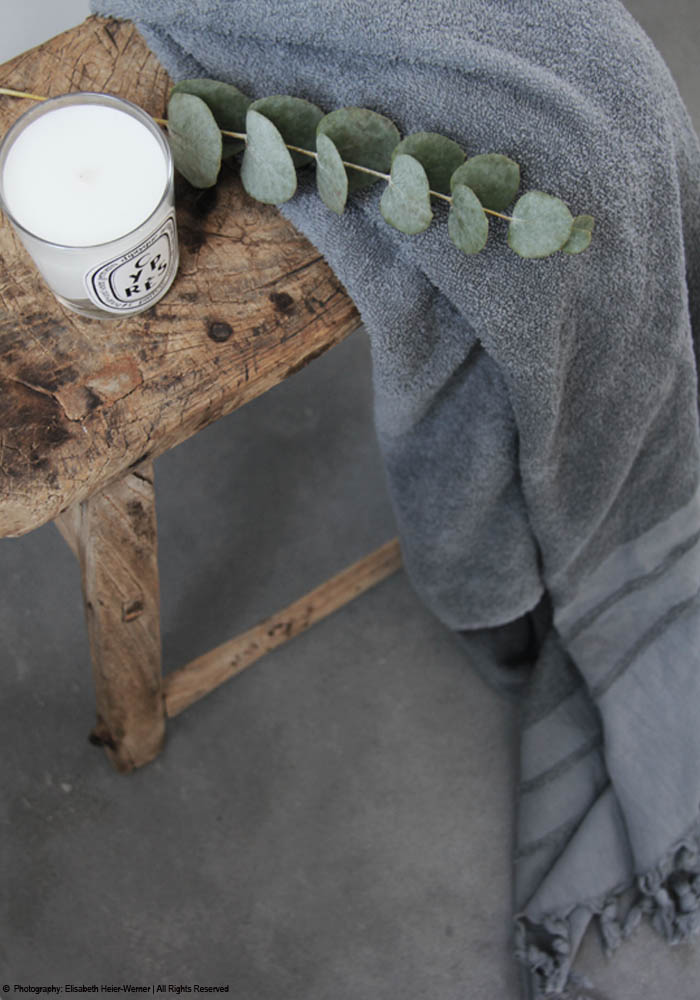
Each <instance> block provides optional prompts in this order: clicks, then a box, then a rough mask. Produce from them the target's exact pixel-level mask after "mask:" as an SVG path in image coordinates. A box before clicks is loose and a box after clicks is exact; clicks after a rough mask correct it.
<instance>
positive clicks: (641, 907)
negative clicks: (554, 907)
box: [515, 820, 700, 1000]
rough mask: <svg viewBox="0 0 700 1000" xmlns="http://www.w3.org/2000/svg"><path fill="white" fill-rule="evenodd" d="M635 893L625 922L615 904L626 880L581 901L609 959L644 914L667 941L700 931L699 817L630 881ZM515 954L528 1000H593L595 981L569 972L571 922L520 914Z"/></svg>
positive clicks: (679, 940) (680, 941) (684, 938)
mask: <svg viewBox="0 0 700 1000" xmlns="http://www.w3.org/2000/svg"><path fill="white" fill-rule="evenodd" d="M634 885H635V887H636V890H637V894H636V897H635V899H634V901H633V903H632V906H631V907H630V909H629V910H628V912H627V914H626V916H625V917H624V920H622V919H621V916H620V912H619V909H620V907H619V903H620V897H621V895H622V893H624V892H626V891H627V890H628V889H630V888H632V886H631V885H630V884H627V885H623V886H618V887H617V888H616V889H615V891H614V892H613V893H612V894H611V895H610V896H608V897H606V898H604V899H596V900H586V901H585V903H583V904H582V905H584V906H586V907H587V908H589V909H590V910H591V912H592V913H593V914H594V916H596V917H597V919H598V926H599V929H600V934H601V938H602V942H603V951H604V953H605V955H606V956H607V957H610V956H611V955H612V954H613V952H615V951H616V949H617V948H618V947H619V946H620V944H621V943H622V942H623V941H625V940H627V939H628V938H629V937H630V936H631V935H632V934H633V933H634V931H635V930H636V929H637V927H638V926H639V924H640V923H641V921H642V918H643V917H646V918H647V919H648V920H649V922H650V923H651V926H652V927H653V928H654V930H656V931H657V932H658V933H659V934H661V935H662V936H663V937H664V938H665V939H666V941H667V942H668V943H669V944H670V945H678V944H683V943H685V942H687V941H688V940H689V939H690V938H691V937H692V936H693V935H694V934H696V933H698V931H700V820H698V821H696V823H695V824H694V826H693V829H692V831H691V832H690V833H689V834H687V835H686V836H685V837H684V838H683V839H682V840H681V841H680V842H679V843H678V844H676V846H675V847H673V848H672V849H671V850H670V851H669V852H668V854H667V855H666V856H665V857H664V859H663V860H662V861H661V862H660V863H659V864H658V865H657V866H656V867H655V868H653V869H652V870H651V871H649V872H646V873H645V874H644V875H639V876H638V877H637V879H636V882H635V883H634ZM515 957H516V959H517V960H518V961H519V962H521V963H522V964H524V965H525V966H526V967H527V969H528V970H529V973H530V985H531V1000H551V998H557V1000H588V998H591V1000H595V997H596V996H599V994H597V993H596V991H595V988H594V986H593V984H592V983H591V982H590V980H588V979H587V978H586V977H582V976H580V975H579V974H578V973H576V972H574V971H572V969H571V963H572V956H571V944H570V940H569V923H568V920H567V919H566V917H562V916H559V915H554V914H552V915H549V916H547V917H546V918H545V919H544V920H542V921H541V923H539V924H534V923H532V922H531V921H530V920H529V919H528V918H527V917H526V916H525V915H524V914H519V915H518V916H517V917H516V919H515Z"/></svg>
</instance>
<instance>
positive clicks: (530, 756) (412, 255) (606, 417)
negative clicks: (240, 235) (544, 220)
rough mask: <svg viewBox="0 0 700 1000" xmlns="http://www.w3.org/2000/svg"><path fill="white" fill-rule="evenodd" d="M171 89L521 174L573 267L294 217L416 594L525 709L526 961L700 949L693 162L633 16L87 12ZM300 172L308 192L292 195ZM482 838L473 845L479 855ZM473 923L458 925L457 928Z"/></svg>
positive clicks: (160, 6)
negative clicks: (241, 96)
mask: <svg viewBox="0 0 700 1000" xmlns="http://www.w3.org/2000/svg"><path fill="white" fill-rule="evenodd" d="M93 9H95V10H97V11H99V12H102V13H110V14H113V15H116V16H118V17H125V18H130V19H132V20H135V21H136V22H137V25H138V27H139V29H140V30H141V32H142V33H143V35H144V36H145V38H146V40H147V41H148V43H149V44H150V45H151V47H152V48H153V49H154V50H155V52H156V53H157V55H158V56H159V57H160V58H161V60H162V61H163V63H164V64H165V66H166V67H167V68H168V69H169V71H170V72H171V73H172V75H173V76H174V77H175V78H177V79H180V78H184V77H194V76H209V77H214V78H216V79H221V80H228V81H230V82H232V83H235V84H236V85H237V86H238V87H239V88H240V89H241V90H243V91H244V92H246V93H247V94H249V95H250V96H251V97H254V98H257V97H262V96H265V95H268V94H274V93H283V94H290V95H296V96H299V97H305V98H307V99H309V100H311V101H314V102H315V103H317V104H318V105H320V107H321V108H323V109H324V110H326V111H331V110H334V109H335V108H339V107H342V106H349V105H357V106H364V107H369V108H373V109H374V110H376V111H379V112H381V113H383V114H385V115H387V116H388V117H390V118H391V119H392V120H393V121H394V122H395V123H396V124H397V126H398V127H399V130H400V131H401V133H402V134H403V135H405V134H408V133H410V132H415V131H423V130H424V131H435V132H440V133H442V134H444V135H446V136H449V137H450V138H452V139H454V140H456V141H457V142H458V143H459V144H460V145H461V146H462V148H463V149H464V150H465V151H466V152H467V154H468V155H474V154H477V153H483V152H499V153H504V154H506V155H508V156H510V157H512V158H513V159H515V160H516V161H517V162H518V163H519V164H520V165H521V168H522V180H523V184H522V190H532V189H538V190H542V191H547V192H549V193H550V194H554V195H557V196H559V197H560V198H562V199H563V200H564V201H565V202H566V203H567V204H568V205H569V207H570V208H571V210H572V212H573V213H574V215H576V214H578V213H589V214H591V215H593V216H594V217H595V220H596V229H595V233H594V238H593V243H592V245H591V247H590V249H589V250H587V251H586V252H585V253H584V254H582V255H580V256H576V257H571V256H569V255H566V254H557V255H556V256H554V257H551V258H548V259H546V260H523V259H521V258H520V257H518V256H517V255H516V254H515V253H513V252H512V251H511V250H510V249H509V248H508V247H507V245H506V233H505V225H506V224H505V223H503V222H500V221H499V220H495V221H493V222H492V223H491V236H490V239H489V243H488V245H487V249H486V250H485V251H484V252H482V253H481V254H479V255H477V256H466V255H464V254H462V253H461V252H460V251H458V250H457V249H456V248H455V247H454V246H452V244H451V243H450V241H449V239H448V238H447V234H446V220H445V212H444V211H443V209H442V207H441V206H440V205H435V206H434V207H435V215H436V218H435V221H434V222H433V224H432V225H431V227H430V228H429V229H428V230H426V231H425V232H424V233H422V234H420V235H418V236H412V237H409V236H404V235H402V234H401V233H399V232H397V231H396V230H394V229H392V228H391V227H389V226H388V225H387V224H386V223H384V221H383V220H382V218H381V216H380V213H379V210H378V205H377V202H378V199H379V196H380V194H381V188H382V185H378V186H376V187H375V188H372V189H369V190H368V191H365V192H361V193H357V194H354V195H352V196H351V198H350V204H349V207H348V209H347V210H346V212H345V214H344V215H343V216H342V217H338V216H336V215H334V214H333V213H332V212H330V211H328V210H327V209H326V208H325V206H324V205H323V204H322V203H321V201H320V199H319V198H318V196H317V195H316V193H315V190H314V177H313V168H306V170H305V171H304V170H302V171H300V190H299V192H298V194H297V195H296V196H295V197H294V199H293V200H292V201H290V202H288V203H287V204H285V205H284V206H283V207H282V211H283V213H284V214H285V215H286V216H287V217H288V218H289V219H291V220H292V222H293V223H294V225H295V226H297V227H298V228H299V229H300V230H301V231H302V232H304V233H305V234H306V235H307V236H308V237H309V238H310V239H311V240H312V241H313V242H314V243H315V244H316V246H317V247H318V248H319V249H320V250H321V252H322V253H323V254H324V255H325V257H326V258H327V260H328V261H329V262H330V264H331V266H332V267H333V269H334V270H335V272H336V273H337V274H338V276H339V278H340V279H341V281H342V282H343V283H344V285H345V287H346V288H347V290H348V292H349V293H350V295H351V296H352V297H353V299H354V300H355V302H356V303H357V305H358V307H359V309H360V312H361V314H362V317H363V319H364V322H365V326H366V330H367V333H368V335H369V338H370V342H371V349H372V362H373V380H374V392H375V418H376V427H377V433H378V439H379V442H380V446H381V449H382V453H383V456H384V459H385V463H386V468H387V474H388V481H389V485H390V490H391V496H392V501H393V503H394V506H395V511H396V517H397V520H398V525H399V529H400V534H401V540H402V546H403V552H404V557H405V562H406V566H407V570H408V572H409V575H410V578H411V580H412V581H413V584H414V586H415V588H416V589H417V591H418V593H419V594H420V595H421V597H422V598H423V600H424V601H425V602H426V604H427V605H428V606H429V607H430V608H431V609H432V610H433V611H434V613H435V614H436V615H438V616H439V618H440V619H441V620H442V621H443V622H444V623H445V624H446V625H447V626H449V627H450V628H451V629H453V630H455V631H456V632H459V633H460V634H461V636H462V638H463V641H464V643H465V653H466V656H467V658H469V659H471V661H472V662H474V664H475V666H477V667H478V669H479V670H480V671H481V672H482V673H483V675H484V676H485V677H487V678H488V679H490V680H492V681H493V683H495V684H498V685H500V686H501V687H502V688H503V689H504V690H508V691H509V692H510V693H511V694H512V696H513V697H515V698H517V699H518V702H519V704H520V706H521V712H520V717H521V720H522V726H521V764H520V767H521V775H520V778H521V783H520V794H519V807H518V821H517V853H516V857H515V859H514V862H515V863H514V869H515V934H514V938H515V950H516V954H517V956H518V958H519V959H520V960H521V962H522V965H523V969H524V976H523V980H524V993H525V995H530V996H532V997H541V996H545V995H546V996H549V995H551V994H554V995H556V994H562V992H563V991H564V990H565V989H567V988H569V987H570V986H571V984H572V983H575V982H576V976H575V974H574V973H573V972H572V969H571V966H572V961H573V959H574V957H575V954H576V951H577V948H578V946H579V943H580V941H581V938H582V936H583V933H584V931H585V929H586V927H587V925H588V924H589V923H590V921H591V919H592V918H596V919H597V920H598V921H599V923H600V928H601V931H602V934H603V939H604V941H605V943H606V945H607V947H608V948H609V949H610V950H612V949H614V948H615V946H616V945H617V944H618V942H619V941H620V940H621V939H622V938H624V937H625V936H626V935H627V934H628V933H630V932H631V930H632V929H633V928H634V926H635V925H636V924H637V923H638V921H639V919H640V918H641V917H642V916H644V915H646V916H647V917H648V918H649V919H650V920H651V923H652V924H653V926H654V927H655V928H656V929H657V930H658V931H659V932H661V933H662V934H663V935H664V936H665V937H666V938H667V939H668V941H669V942H671V943H675V942H678V941H681V940H685V939H687V938H688V937H689V935H690V934H691V932H692V931H694V930H697V929H698V926H699V925H700V857H699V855H700V822H699V816H698V808H699V803H700V724H699V723H698V720H699V719H700V589H699V588H700V489H699V475H698V474H699V471H700V462H699V457H700V456H699V449H698V443H699V439H698V408H697V380H696V366H695V354H694V344H693V330H694V331H695V335H696V336H697V335H698V334H700V150H699V148H698V141H697V138H696V136H695V134H694V132H693V129H692V126H691V124H690V122H689V119H688V116H687V113H686V111H685V109H684V107H683V104H682V101H681V99H680V97H679V95H678V92H677V90H676V87H675V85H674V83H673V81H672V79H671V76H670V74H669V72H668V70H667V68H666V67H665V65H664V63H663V62H662V60H661V57H660V56H659V54H658V53H657V51H656V50H655V49H654V47H653V45H652V44H651V42H650V41H649V39H648V38H647V37H646V36H645V34H644V33H643V32H642V30H641V29H640V28H639V26H638V25H637V24H636V23H635V22H634V21H633V19H632V18H631V17H630V16H629V15H628V14H627V13H626V12H625V10H624V8H623V7H622V6H621V5H620V4H619V3H618V2H617V0H558V2H557V3H552V2H551V0H513V2H508V3H504V2H503V0H469V2H466V0H384V2H382V3H378V2H377V0H94V2H93ZM304 175H306V179H305V180H304V179H302V177H303V176H304ZM464 835H465V837H468V836H469V831H468V830H465V831H464ZM467 905H469V903H468V901H467V900H465V906H467Z"/></svg>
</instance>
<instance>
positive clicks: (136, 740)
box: [57, 462, 165, 772]
mask: <svg viewBox="0 0 700 1000" xmlns="http://www.w3.org/2000/svg"><path fill="white" fill-rule="evenodd" d="M57 525H58V528H59V530H60V531H61V533H62V534H63V535H64V537H65V538H66V540H67V541H68V543H69V544H70V545H71V548H73V549H74V551H76V555H77V556H78V559H79V562H80V567H81V573H82V583H83V597H84V601H85V613H86V618H87V628H88V636H89V640H90V650H91V653H92V665H93V675H94V681H95V697H96V702H97V725H96V726H95V728H94V729H93V730H92V732H91V733H90V741H91V742H92V743H95V744H97V745H100V746H104V748H105V751H106V753H107V756H108V757H109V758H110V760H111V762H112V764H113V765H114V766H115V768H116V769H117V770H118V771H121V772H128V771H131V770H133V768H135V767H139V766H140V765H142V764H147V763H148V762H149V761H150V760H153V758H154V757H155V756H156V755H157V754H158V753H159V752H160V750H161V749H162V747H163V742H164V739H165V705H164V699H163V692H162V677H161V640H160V599H159V583H158V561H157V529H156V513H155V493H154V487H153V464H152V463H151V462H144V463H142V464H141V465H139V466H137V467H136V468H135V469H134V470H133V471H132V472H131V473H129V474H128V475H127V476H125V477H124V478H123V479H120V480H119V481H118V482H116V483H114V484H112V485H111V486H109V487H107V488H106V489H105V490H103V491H102V492H101V493H98V494H96V495H95V496H93V497H90V499H88V500H85V501H84V502H83V503H81V504H80V509H79V516H78V515H77V513H76V510H75V509H73V510H72V511H67V512H66V513H65V514H63V515H61V518H60V519H58V521H57Z"/></svg>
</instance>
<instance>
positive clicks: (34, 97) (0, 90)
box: [0, 87, 513, 222]
mask: <svg viewBox="0 0 700 1000" xmlns="http://www.w3.org/2000/svg"><path fill="white" fill-rule="evenodd" d="M0 94H2V95H4V96H5V97H24V98H28V99H29V100H30V101H46V100H48V98H46V97H39V96H38V94H26V93H25V92H24V91H21V90H8V88H7V87H0ZM151 117H152V118H153V121H154V122H157V123H158V125H166V126H167V124H168V122H167V119H165V118H155V117H154V116H153V115H152V116H151ZM220 132H221V134H222V135H225V136H228V137H230V138H231V139H242V140H243V141H244V142H245V141H246V139H247V136H246V133H245V132H229V131H227V130H226V129H223V128H222V129H220ZM285 146H286V147H287V149H291V150H292V151H293V152H295V153H303V154H304V156H310V157H311V158H312V159H314V160H316V159H318V153H316V152H315V151H314V150H313V149H303V148H302V147H301V146H293V145H292V144H291V143H289V142H285ZM341 162H342V164H343V166H344V167H349V168H350V169H351V170H359V171H360V173H362V174H370V175H371V176H372V177H378V178H380V179H381V180H383V181H386V182H387V183H391V175H390V174H383V173H382V172H381V171H380V170H372V168H371V167H361V166H360V164H359V163H348V161H347V160H342V161H341ZM428 194H429V195H431V196H432V197H433V198H441V199H442V200H443V201H447V202H449V204H450V205H451V204H452V198H451V197H450V196H449V195H448V194H442V192H440V191H432V190H430V191H428ZM482 207H483V206H482ZM484 212H486V213H487V214H488V215H495V216H497V217H498V218H499V219H505V220H506V221H507V222H512V221H513V218H512V216H510V215H503V214H502V212H494V211H493V210H492V209H490V208H484Z"/></svg>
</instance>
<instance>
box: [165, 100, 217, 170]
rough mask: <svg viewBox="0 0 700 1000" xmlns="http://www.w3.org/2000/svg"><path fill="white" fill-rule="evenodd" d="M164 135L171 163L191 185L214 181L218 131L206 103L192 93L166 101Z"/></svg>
mask: <svg viewBox="0 0 700 1000" xmlns="http://www.w3.org/2000/svg"><path fill="white" fill-rule="evenodd" d="M168 137H169V140H170V149H171V150H172V154H173V161H174V163H175V166H176V167H177V169H178V170H179V171H180V173H181V174H182V176H183V177H185V178H186V180H188V181H189V182H190V184H192V185H193V186H194V187H198V188H207V187H213V186H214V184H216V180H217V177H218V176H219V170H220V169H221V132H220V131H219V126H218V125H217V124H216V121H215V120H214V115H213V114H212V113H211V111H210V110H209V108H208V107H207V105H206V104H205V103H204V101H203V100H202V99H201V98H200V97H195V95H194V94H182V93H177V94H173V95H172V96H171V98H170V100H169V102H168Z"/></svg>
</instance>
